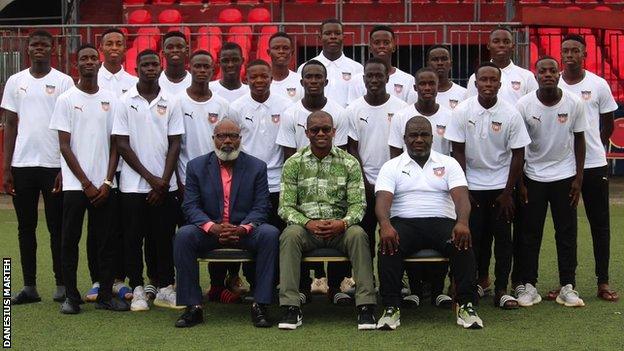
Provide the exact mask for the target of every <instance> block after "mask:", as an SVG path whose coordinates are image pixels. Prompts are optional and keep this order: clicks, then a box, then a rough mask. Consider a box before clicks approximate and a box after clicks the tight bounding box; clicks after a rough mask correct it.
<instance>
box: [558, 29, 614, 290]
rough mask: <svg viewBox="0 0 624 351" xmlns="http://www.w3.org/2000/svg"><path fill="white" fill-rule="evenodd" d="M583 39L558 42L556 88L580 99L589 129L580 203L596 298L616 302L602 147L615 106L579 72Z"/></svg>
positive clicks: (604, 88) (603, 88) (599, 84)
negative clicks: (587, 230) (590, 247)
mask: <svg viewBox="0 0 624 351" xmlns="http://www.w3.org/2000/svg"><path fill="white" fill-rule="evenodd" d="M585 48H586V46H585V39H583V37H582V36H579V35H568V36H566V37H564V38H563V41H562V42H561V60H562V65H563V72H562V75H561V79H559V87H560V88H562V89H566V90H568V91H570V92H572V93H574V94H576V95H577V96H579V97H581V99H582V100H583V106H584V107H585V115H586V117H587V122H588V123H589V128H588V129H587V130H586V132H585V142H586V149H587V150H586V154H585V169H584V170H583V173H584V175H583V188H582V190H581V192H582V194H583V203H584V207H585V214H586V215H587V220H588V221H589V226H590V228H591V234H592V241H593V244H594V260H595V262H596V268H595V273H596V278H597V280H598V293H597V295H598V298H600V299H603V300H605V301H613V302H615V301H617V300H619V296H618V293H617V292H616V291H615V290H613V289H611V288H610V287H609V256H610V252H609V251H610V250H609V246H610V236H611V228H610V224H609V179H608V178H607V177H608V167H607V159H606V155H605V147H606V146H608V145H609V138H610V137H611V134H612V133H613V112H614V111H615V110H617V108H618V105H617V103H616V102H615V99H614V98H613V94H612V93H611V88H610V87H609V84H608V83H607V82H606V81H605V80H604V79H603V78H601V77H599V76H597V75H595V74H594V73H592V72H589V71H587V70H585V69H583V61H584V59H585V57H586V56H587V51H586V49H585Z"/></svg>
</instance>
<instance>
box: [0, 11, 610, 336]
mask: <svg viewBox="0 0 624 351" xmlns="http://www.w3.org/2000/svg"><path fill="white" fill-rule="evenodd" d="M318 31H319V40H320V42H321V44H322V50H321V52H320V54H319V55H318V56H317V57H315V58H313V59H311V60H308V61H306V62H305V63H303V64H302V65H301V66H299V67H298V70H297V71H296V72H295V71H292V70H291V69H290V67H292V64H293V60H294V52H295V49H296V47H295V42H294V40H293V38H292V37H291V36H290V35H289V34H287V33H285V32H277V33H275V34H273V35H272V36H271V38H270V40H269V48H268V49H267V51H268V52H267V54H268V57H270V62H267V61H264V60H261V59H252V60H245V59H244V57H243V50H241V47H240V46H239V45H238V44H235V43H231V42H227V43H223V46H222V47H221V49H220V50H219V52H218V55H217V56H218V57H214V56H213V55H212V54H211V53H210V52H208V51H205V50H190V49H189V44H190V43H189V42H188V38H187V37H186V36H185V35H184V34H183V33H181V32H176V31H172V32H169V33H167V34H165V35H164V36H163V37H162V52H157V51H154V50H150V49H147V50H143V51H141V52H139V53H138V55H137V58H136V75H134V74H130V73H128V72H126V71H125V70H124V67H123V66H122V63H124V62H125V51H126V37H125V35H124V33H123V32H122V31H121V30H120V29H117V28H111V29H107V30H106V31H104V32H103V34H102V36H101V38H100V42H99V43H97V46H96V45H93V44H88V43H87V44H83V45H82V46H80V47H79V48H78V49H77V51H76V58H75V64H76V67H77V72H78V74H79V77H78V79H77V83H75V84H74V80H73V79H72V78H71V77H70V76H68V75H66V74H64V73H62V72H60V71H59V70H56V69H55V68H54V67H52V66H51V65H52V63H51V56H52V53H53V50H54V45H53V44H54V38H53V36H52V35H51V34H50V33H48V32H46V31H43V30H33V31H32V32H31V33H30V34H29V36H28V57H29V60H30V66H29V68H27V69H24V70H22V71H20V72H18V73H16V74H14V75H12V76H11V77H10V78H9V80H8V81H7V83H6V86H5V89H4V94H3V96H2V103H1V107H2V109H3V113H4V118H5V126H4V161H3V162H4V173H3V176H4V184H3V186H4V190H5V192H6V193H7V194H9V195H11V197H12V201H13V206H14V208H15V215H16V218H17V223H18V239H19V251H20V262H21V269H22V274H23V283H24V285H23V288H22V289H19V291H18V292H17V293H16V294H14V296H13V298H12V299H11V301H12V304H13V305H19V304H28V303H36V302H39V301H42V298H41V296H40V295H39V293H38V291H37V260H36V257H37V241H36V229H37V222H38V206H39V196H40V194H41V195H42V198H43V208H44V211H43V213H44V215H45V223H46V225H47V231H48V232H49V235H50V238H49V239H50V246H51V252H52V268H53V273H54V280H55V283H56V291H55V293H54V296H52V299H53V300H54V301H57V302H59V303H60V312H61V313H63V314H78V313H80V312H81V310H82V309H81V305H82V304H83V303H84V302H93V303H94V304H95V308H96V309H101V310H110V311H134V312H138V311H148V310H149V309H150V308H152V306H158V307H165V308H173V309H179V310H180V313H181V316H180V317H179V318H178V319H177V320H176V321H175V323H174V325H175V327H192V326H194V325H197V324H199V323H203V321H204V307H205V301H211V302H212V301H214V302H220V303H235V302H240V301H243V300H248V301H250V302H251V321H252V324H253V325H254V326H255V327H271V326H272V325H277V326H278V327H279V329H290V330H292V329H297V328H298V327H299V326H301V325H302V323H303V312H302V311H303V309H302V305H304V304H306V303H308V302H310V300H311V297H312V296H311V295H313V294H324V295H326V296H327V297H328V300H329V303H332V304H336V305H345V306H353V305H355V307H356V320H357V327H358V329H359V330H374V329H382V330H394V329H396V328H397V327H399V326H400V324H401V320H400V313H401V308H402V307H407V306H418V305H420V304H422V303H424V301H425V299H429V298H430V303H431V304H432V305H434V306H436V307H439V308H441V309H446V310H447V311H450V310H453V313H454V316H455V317H454V318H455V320H456V323H457V324H458V325H460V326H462V327H463V328H467V329H480V328H483V326H484V323H483V321H482V319H481V318H480V317H479V315H478V313H477V308H478V305H479V300H480V299H481V298H482V297H484V296H486V295H491V296H492V300H493V302H494V305H495V306H496V307H497V308H500V309H502V310H512V309H518V308H528V307H530V306H534V305H536V304H538V303H540V302H541V301H542V299H546V300H553V301H556V303H558V304H560V305H561V306H564V307H583V306H585V302H584V301H583V299H582V298H581V296H579V293H578V292H577V290H576V281H577V280H576V269H577V240H579V239H578V238H577V232H578V224H577V205H578V203H579V200H581V199H582V200H583V207H584V212H585V215H586V216H587V219H588V222H589V225H590V229H591V240H592V244H593V256H594V262H595V279H596V286H595V288H596V290H595V291H596V296H597V297H598V298H599V299H600V300H603V301H607V302H615V301H618V299H619V296H618V294H617V292H616V291H614V290H613V289H612V288H611V287H610V285H609V283H610V281H609V257H610V252H609V249H610V223H609V182H608V175H609V174H608V173H609V172H608V166H607V159H606V154H605V147H606V145H608V144H609V138H610V136H611V134H612V132H613V116H614V111H615V110H617V108H618V105H617V104H616V101H615V99H614V97H613V95H612V93H611V90H610V87H609V85H608V84H607V82H606V81H605V80H604V79H603V78H601V77H599V76H597V75H595V74H594V73H592V72H590V71H588V70H585V69H584V68H583V67H584V59H585V57H586V56H587V54H586V43H585V40H584V38H583V37H582V36H579V35H572V34H570V35H567V36H565V37H563V38H562V40H561V48H560V49H561V50H560V51H561V57H550V56H543V57H540V58H538V59H537V62H536V63H535V67H534V68H535V72H536V73H535V74H533V73H532V72H531V71H529V70H526V69H524V68H521V67H519V66H517V65H515V64H514V62H513V61H512V57H513V54H514V52H515V50H516V48H515V44H514V43H515V39H514V31H513V30H511V29H509V28H507V27H496V28H494V29H493V30H492V31H491V32H490V33H489V36H488V42H487V49H488V52H489V55H490V61H486V62H482V63H481V64H479V65H478V67H476V69H475V70H474V74H472V75H471V76H470V78H469V80H468V83H467V86H466V87H462V86H460V85H458V84H456V83H454V82H453V81H452V79H451V72H452V70H453V60H452V52H451V48H450V47H447V46H444V45H433V46H431V47H428V48H427V51H426V55H425V61H426V62H425V65H424V66H423V67H421V68H420V69H418V70H417V71H415V72H404V71H401V70H400V69H399V68H397V67H394V66H393V65H392V62H393V60H392V59H393V54H394V53H395V52H396V51H397V49H398V47H397V45H396V40H395V33H394V31H393V29H392V28H391V27H388V26H384V25H378V26H375V27H373V28H372V29H371V31H370V34H369V53H370V55H371V56H370V58H368V59H367V60H366V62H365V63H364V65H362V64H360V63H358V62H356V61H354V60H352V59H350V58H348V57H347V56H345V54H344V53H343V37H344V33H343V25H342V23H341V22H340V21H338V20H335V19H328V20H325V21H323V23H322V24H321V25H320V27H319V28H318ZM549 208H550V211H548V209H549ZM549 213H550V216H552V223H553V224H554V232H555V237H554V240H555V243H556V252H557V269H558V277H559V285H558V286H556V287H553V286H551V287H544V286H540V287H539V288H538V271H539V268H540V266H539V257H540V247H541V244H542V237H543V233H544V227H545V223H546V219H547V218H546V217H547V215H548V214H549ZM85 214H86V215H87V223H86V225H85V228H86V230H85V233H84V234H85V235H84V236H85V240H86V252H85V253H84V254H86V256H87V259H86V261H87V262H88V271H89V274H90V280H91V282H92V286H91V287H79V286H78V279H77V271H78V265H79V251H80V249H79V248H80V240H81V238H82V237H83V221H84V219H85ZM578 215H579V216H582V215H583V214H582V213H580V214H578ZM222 248H236V249H244V250H248V251H249V252H250V253H251V254H252V256H253V260H252V262H245V263H243V264H241V263H231V262H230V263H223V262H210V263H209V264H208V271H206V270H205V269H201V268H202V267H203V265H200V264H198V259H201V258H203V257H205V256H206V255H207V253H209V252H211V251H213V250H215V249H222ZM321 248H330V249H334V250H337V251H339V252H341V253H342V254H344V255H345V256H346V257H347V258H348V262H330V263H328V264H327V266H326V267H325V265H324V264H323V263H311V262H304V258H305V257H306V253H309V252H311V251H312V250H315V249H321ZM426 249H429V250H435V252H437V254H439V256H441V258H444V261H446V259H447V261H448V262H442V263H436V264H422V263H421V264H418V263H413V262H406V261H405V259H406V258H409V257H411V256H412V255H414V254H416V253H417V252H419V251H421V250H426ZM490 261H493V267H494V271H493V279H491V278H490V271H489V268H490ZM549 269H555V267H549ZM144 271H145V275H144ZM239 272H240V273H239ZM207 274H209V282H210V286H209V288H208V289H206V290H205V291H204V290H202V288H201V287H200V276H202V275H207ZM243 277H244V280H243ZM79 288H82V289H79ZM549 289H552V290H549ZM81 290H84V291H83V292H82V293H81ZM85 291H86V293H85ZM247 291H248V294H245V293H246V292H247ZM245 295H247V296H245ZM276 301H278V303H279V306H281V307H282V310H283V311H282V313H283V314H282V316H280V317H276V316H270V315H269V308H268V307H269V306H270V305H271V304H274V303H275V302H276ZM377 304H379V305H380V306H379V308H376V305H377ZM445 313H450V312H445ZM172 322H173V321H172ZM224 323H227V321H224ZM492 323H495V321H493V322H492Z"/></svg>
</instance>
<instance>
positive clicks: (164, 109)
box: [156, 105, 167, 116]
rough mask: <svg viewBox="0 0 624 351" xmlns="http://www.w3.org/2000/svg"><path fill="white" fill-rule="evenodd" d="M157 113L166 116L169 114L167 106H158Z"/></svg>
mask: <svg viewBox="0 0 624 351" xmlns="http://www.w3.org/2000/svg"><path fill="white" fill-rule="evenodd" d="M156 112H158V114H159V115H161V116H162V115H164V114H165V113H166V112H167V106H166V105H156Z"/></svg>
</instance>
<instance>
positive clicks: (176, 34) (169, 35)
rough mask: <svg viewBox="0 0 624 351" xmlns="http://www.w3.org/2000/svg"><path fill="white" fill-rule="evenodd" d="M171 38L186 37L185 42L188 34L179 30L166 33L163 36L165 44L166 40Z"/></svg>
mask: <svg viewBox="0 0 624 351" xmlns="http://www.w3.org/2000/svg"><path fill="white" fill-rule="evenodd" d="M169 38H182V39H184V42H185V43H186V36H185V35H184V33H182V32H180V31H178V30H173V31H171V32H168V33H166V34H165V35H164V36H163V44H164V43H165V41H167V39H169Z"/></svg>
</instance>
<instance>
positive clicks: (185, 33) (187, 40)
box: [167, 26, 191, 43]
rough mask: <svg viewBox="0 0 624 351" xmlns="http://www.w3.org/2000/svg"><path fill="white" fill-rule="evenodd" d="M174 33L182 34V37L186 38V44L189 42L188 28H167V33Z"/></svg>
mask: <svg viewBox="0 0 624 351" xmlns="http://www.w3.org/2000/svg"><path fill="white" fill-rule="evenodd" d="M175 31H178V32H182V33H184V36H185V37H186V42H187V43H190V42H191V30H190V29H189V28H188V27H178V26H174V27H169V28H167V32H175Z"/></svg>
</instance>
